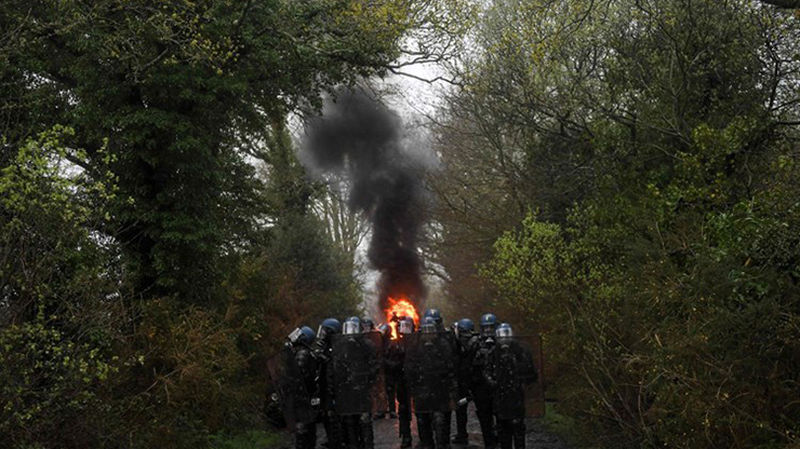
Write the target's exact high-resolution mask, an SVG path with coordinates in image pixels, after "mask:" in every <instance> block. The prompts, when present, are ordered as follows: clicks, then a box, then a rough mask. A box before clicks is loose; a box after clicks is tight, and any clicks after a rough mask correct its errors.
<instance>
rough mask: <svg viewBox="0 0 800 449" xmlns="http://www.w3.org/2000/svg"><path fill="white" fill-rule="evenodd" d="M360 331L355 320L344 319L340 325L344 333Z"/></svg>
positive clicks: (351, 333) (350, 333)
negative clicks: (342, 324)
mask: <svg viewBox="0 0 800 449" xmlns="http://www.w3.org/2000/svg"><path fill="white" fill-rule="evenodd" d="M360 332H361V326H359V324H358V323H356V322H355V321H346V322H345V323H344V326H343V327H342V333H343V334H345V335H353V334H358V333H360Z"/></svg>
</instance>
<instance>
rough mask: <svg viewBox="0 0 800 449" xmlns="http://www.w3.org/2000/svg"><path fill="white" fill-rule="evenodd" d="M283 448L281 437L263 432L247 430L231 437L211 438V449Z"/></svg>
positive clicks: (219, 435)
mask: <svg viewBox="0 0 800 449" xmlns="http://www.w3.org/2000/svg"><path fill="white" fill-rule="evenodd" d="M283 446H285V441H284V437H283V436H281V435H280V434H277V433H273V432H267V431H264V430H248V431H247V432H243V433H237V434H233V435H227V434H217V435H214V436H213V437H211V447H212V448H213V449H274V448H278V447H283Z"/></svg>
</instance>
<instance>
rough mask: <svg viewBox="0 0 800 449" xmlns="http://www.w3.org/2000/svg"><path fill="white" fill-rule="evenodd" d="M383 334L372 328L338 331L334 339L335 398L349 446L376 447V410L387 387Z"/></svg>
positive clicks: (364, 448) (352, 447)
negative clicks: (382, 375)
mask: <svg viewBox="0 0 800 449" xmlns="http://www.w3.org/2000/svg"><path fill="white" fill-rule="evenodd" d="M380 338H381V337H380V334H379V333H377V332H369V333H364V334H350V335H336V336H335V337H334V340H333V352H332V355H333V365H332V366H333V377H334V382H335V384H334V401H335V406H336V413H337V414H338V415H339V416H340V417H341V420H342V424H343V426H342V427H343V429H344V440H345V446H346V447H347V448H348V449H372V448H373V447H374V435H373V427H372V410H373V406H374V405H375V404H374V398H376V397H378V396H379V391H380V389H382V388H383V383H382V382H380V364H381V357H380V352H381V348H382V343H381V341H380Z"/></svg>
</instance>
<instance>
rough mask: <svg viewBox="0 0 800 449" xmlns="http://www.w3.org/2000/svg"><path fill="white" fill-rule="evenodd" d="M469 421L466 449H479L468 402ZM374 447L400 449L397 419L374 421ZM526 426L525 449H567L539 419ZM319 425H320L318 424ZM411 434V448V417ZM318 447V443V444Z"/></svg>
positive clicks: (478, 435) (414, 429) (413, 431)
mask: <svg viewBox="0 0 800 449" xmlns="http://www.w3.org/2000/svg"><path fill="white" fill-rule="evenodd" d="M468 416H469V421H468V423H467V431H468V432H469V446H466V449H480V448H482V447H483V439H482V438H481V429H480V425H479V424H478V419H477V418H476V417H475V409H474V407H473V406H472V405H471V404H470V410H469V415H468ZM452 421H453V422H452V425H453V429H452V431H451V434H453V435H454V434H455V416H453V420H452ZM374 424H375V449H400V438H399V437H398V428H397V427H398V422H397V419H379V420H376V421H375V423H374ZM526 426H527V430H528V431H527V440H526V443H527V444H526V448H527V449H569V447H568V446H567V445H566V444H565V443H564V442H562V441H561V440H560V439H559V438H558V437H557V436H555V435H553V434H552V433H550V432H548V431H547V430H545V428H544V427H543V426H542V424H541V423H540V421H539V420H537V419H533V418H529V419H528V420H527V421H526ZM320 427H321V426H320ZM411 434H412V438H413V443H414V444H413V446H412V447H413V448H415V447H416V446H417V444H418V443H419V439H418V438H417V423H416V420H414V419H413V418H412V423H411ZM324 440H325V437H324V432H323V431H322V429H320V432H319V438H318V439H317V441H318V442H319V443H321V442H322V441H324ZM318 447H319V445H318ZM452 448H453V449H461V448H465V446H455V445H453V446H452Z"/></svg>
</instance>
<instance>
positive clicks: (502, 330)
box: [485, 323, 536, 449]
mask: <svg viewBox="0 0 800 449" xmlns="http://www.w3.org/2000/svg"><path fill="white" fill-rule="evenodd" d="M496 337H497V343H496V345H495V350H494V352H493V354H492V356H491V357H490V358H489V361H488V363H487V365H486V368H485V376H486V378H487V382H488V383H489V384H491V385H492V387H493V390H494V412H495V415H496V417H497V427H498V429H497V434H498V440H499V442H500V447H501V448H502V449H512V447H513V448H516V449H524V448H525V390H524V385H525V384H529V383H533V382H535V381H536V369H535V367H534V365H533V355H532V354H531V353H530V351H528V350H527V349H526V348H525V347H524V346H523V345H520V344H518V342H517V341H516V340H515V339H514V338H513V337H514V333H513V330H512V329H511V325H509V324H508V323H502V324H500V325H499V326H497V330H496Z"/></svg>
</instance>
